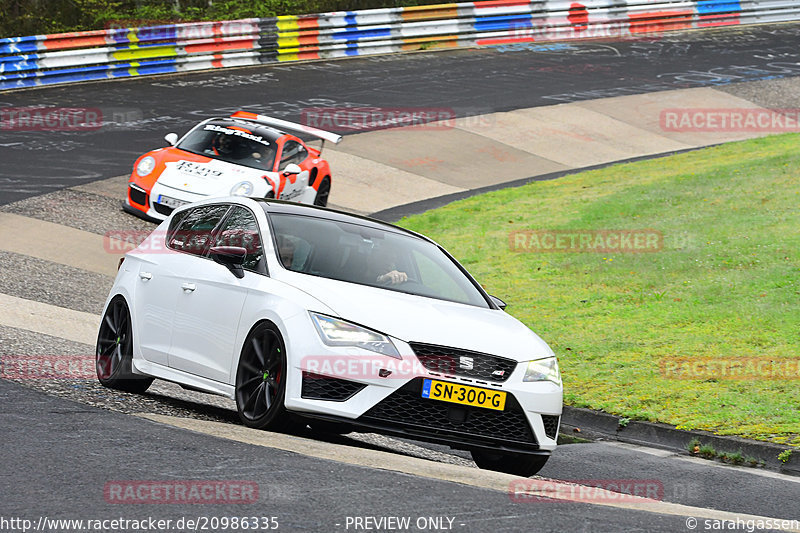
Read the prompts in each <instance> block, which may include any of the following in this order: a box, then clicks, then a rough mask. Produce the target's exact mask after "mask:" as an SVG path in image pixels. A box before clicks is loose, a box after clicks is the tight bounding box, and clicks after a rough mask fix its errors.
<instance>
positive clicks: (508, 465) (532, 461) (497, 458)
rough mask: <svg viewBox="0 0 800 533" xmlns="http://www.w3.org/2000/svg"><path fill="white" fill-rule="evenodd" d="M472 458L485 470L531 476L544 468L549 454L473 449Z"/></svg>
mask: <svg viewBox="0 0 800 533" xmlns="http://www.w3.org/2000/svg"><path fill="white" fill-rule="evenodd" d="M470 453H471V454H472V460H473V461H475V464H476V465H478V468H482V469H483V470H494V471H495V472H504V473H506V474H513V475H515V476H522V477H530V476H532V475H534V474H536V473H537V472H538V471H539V470H541V469H542V468H544V465H545V463H547V460H548V459H549V458H550V456H549V455H528V454H521V453H512V452H493V451H484V450H472V451H471V452H470Z"/></svg>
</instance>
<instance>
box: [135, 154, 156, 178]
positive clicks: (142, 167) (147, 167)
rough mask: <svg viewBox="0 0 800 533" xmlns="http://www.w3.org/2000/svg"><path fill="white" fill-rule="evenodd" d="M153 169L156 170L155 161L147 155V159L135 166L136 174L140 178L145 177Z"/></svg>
mask: <svg viewBox="0 0 800 533" xmlns="http://www.w3.org/2000/svg"><path fill="white" fill-rule="evenodd" d="M154 168H156V160H155V159H153V158H152V157H151V156H149V155H148V156H147V157H144V158H142V160H141V161H139V164H138V165H136V173H137V174H139V175H140V176H142V177H145V176H147V175H148V174H150V173H151V172H152V171H153V169H154Z"/></svg>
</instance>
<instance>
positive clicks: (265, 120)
mask: <svg viewBox="0 0 800 533" xmlns="http://www.w3.org/2000/svg"><path fill="white" fill-rule="evenodd" d="M231 118H243V119H247V120H253V121H255V122H258V123H259V124H264V125H265V126H273V127H275V128H279V129H284V130H291V131H296V132H300V133H307V134H308V135H312V136H314V137H317V138H318V139H322V140H323V141H330V142H332V143H334V144H339V142H340V141H341V140H342V136H341V135H337V134H335V133H331V132H329V131H323V130H319V129H317V128H312V127H311V126H305V125H303V124H296V123H294V122H289V121H288V120H281V119H279V118H272V117H268V116H265V115H259V114H256V113H251V112H249V111H237V112H236V113H234V114H233V115H231Z"/></svg>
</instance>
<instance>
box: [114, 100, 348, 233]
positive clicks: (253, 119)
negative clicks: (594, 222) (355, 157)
mask: <svg viewBox="0 0 800 533" xmlns="http://www.w3.org/2000/svg"><path fill="white" fill-rule="evenodd" d="M286 131H292V132H295V133H297V134H299V135H303V134H305V135H308V136H311V137H315V138H316V139H319V140H321V141H322V145H324V144H325V141H331V142H333V143H338V142H339V141H341V140H342V137H341V135H337V134H335V133H330V132H327V131H322V130H319V129H316V128H312V127H309V126H304V125H302V124H295V123H293V122H287V121H285V120H281V119H277V118H271V117H266V116H264V115H257V114H255V113H250V112H246V111H237V112H236V113H234V114H233V115H231V116H230V117H229V118H210V119H207V120H204V121H203V122H201V123H200V124H198V125H197V126H195V127H194V128H192V130H191V131H189V133H187V134H186V135H184V136H183V137H182V138H180V139H179V138H178V135H177V134H175V133H169V134H167V135H166V136H165V137H164V139H165V140H166V141H167V142H168V143H169V144H170V146H167V147H165V148H159V149H157V150H152V151H150V152H147V153H146V154H144V155H143V156H141V157H140V158H139V159H137V160H136V163H135V164H134V166H133V172H132V173H131V177H130V179H129V180H128V197H127V198H126V199H125V202H124V203H123V207H124V208H125V210H126V211H128V212H130V213H133V214H135V215H137V216H140V217H142V218H145V219H149V220H153V221H161V220H164V219H165V218H167V217H168V216H169V215H170V213H172V211H173V209H175V208H176V207H179V206H181V205H183V204H187V203H190V202H194V201H197V200H199V199H201V198H205V197H208V196H231V195H234V196H252V197H258V198H278V199H281V200H290V201H294V202H300V203H304V204H314V205H322V206H324V205H327V203H328V194H329V193H330V190H331V171H330V166H329V165H328V162H327V161H326V160H324V159H322V157H321V153H322V147H323V146H320V147H319V148H314V147H311V146H308V145H307V144H306V143H305V142H303V140H302V139H300V138H299V137H297V136H295V135H293V134H291V133H286Z"/></svg>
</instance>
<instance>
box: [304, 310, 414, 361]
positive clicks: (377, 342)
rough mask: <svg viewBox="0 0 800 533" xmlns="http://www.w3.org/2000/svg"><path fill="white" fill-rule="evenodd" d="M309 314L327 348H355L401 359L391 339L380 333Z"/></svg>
mask: <svg viewBox="0 0 800 533" xmlns="http://www.w3.org/2000/svg"><path fill="white" fill-rule="evenodd" d="M310 314H311V320H312V321H313V322H314V326H315V327H316V328H317V333H319V336H320V338H321V339H322V342H324V343H325V344H327V345H328V346H357V347H359V348H364V349H365V350H370V351H373V352H377V353H379V354H383V355H388V356H389V357H394V358H397V359H402V357H401V356H400V352H398V351H397V348H395V346H394V344H393V343H392V341H391V339H389V337H387V336H386V335H383V334H382V333H378V332H377V331H372V330H371V329H366V328H362V327H361V326H356V325H355V324H353V323H351V322H346V321H344V320H339V319H338V318H333V317H329V316H325V315H320V314H317V313H310Z"/></svg>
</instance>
